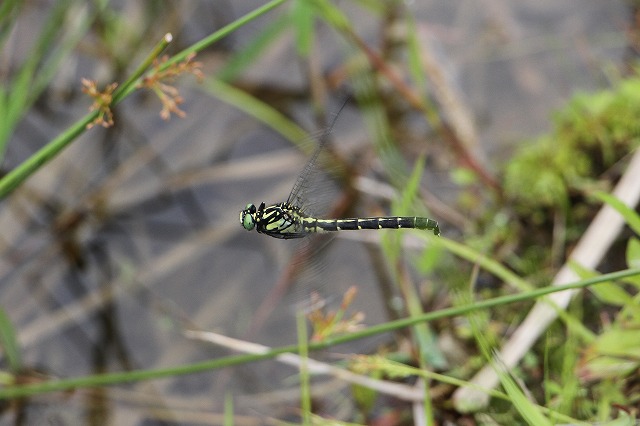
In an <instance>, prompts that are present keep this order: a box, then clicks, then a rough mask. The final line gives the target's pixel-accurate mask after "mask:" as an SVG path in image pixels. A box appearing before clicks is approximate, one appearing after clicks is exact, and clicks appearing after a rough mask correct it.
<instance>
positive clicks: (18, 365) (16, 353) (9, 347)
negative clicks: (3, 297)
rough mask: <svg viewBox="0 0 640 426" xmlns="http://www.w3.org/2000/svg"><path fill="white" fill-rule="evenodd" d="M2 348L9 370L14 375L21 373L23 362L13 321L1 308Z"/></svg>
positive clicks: (0, 339) (0, 330) (0, 340)
mask: <svg viewBox="0 0 640 426" xmlns="http://www.w3.org/2000/svg"><path fill="white" fill-rule="evenodd" d="M0 346H1V347H2V349H3V350H4V355H5V357H6V358H7V362H8V364H9V369H10V370H11V371H12V372H13V373H17V372H19V371H20V370H21V369H22V361H21V358H20V346H19V344H18V339H17V337H16V330H15V328H14V327H13V324H12V323H11V319H10V318H9V316H8V315H7V313H6V312H5V311H4V309H2V308H0Z"/></svg>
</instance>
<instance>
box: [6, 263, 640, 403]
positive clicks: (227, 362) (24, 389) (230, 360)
mask: <svg viewBox="0 0 640 426" xmlns="http://www.w3.org/2000/svg"><path fill="white" fill-rule="evenodd" d="M639 275H640V268H636V269H625V270H622V271H617V272H612V273H609V274H603V275H601V276H598V277H594V278H592V279H587V280H581V281H577V282H575V283H571V284H567V285H562V286H548V287H544V288H541V289H536V290H533V291H531V292H528V293H520V294H514V295H509V296H502V297H496V298H493V299H487V300H480V301H475V302H473V304H471V305H467V306H456V307H453V308H448V309H441V310H439V311H434V312H428V313H426V314H424V315H420V316H419V317H415V318H404V319H400V320H396V321H390V322H388V323H384V324H380V325H376V326H372V327H369V328H366V329H364V330H360V331H357V332H354V333H351V334H345V335H340V336H331V337H329V338H327V339H326V340H324V341H322V342H318V343H315V342H314V343H310V344H309V350H310V351H312V350H320V349H326V348H329V347H332V346H335V345H339V344H342V343H347V342H352V341H355V340H359V339H364V338H367V337H371V336H376V335H378V334H382V333H387V332H390V331H395V330H398V329H402V328H405V327H409V326H412V325H414V324H417V323H419V322H421V321H435V320H437V319H441V318H447V317H452V316H458V315H465V314H468V313H469V312H473V311H477V310H484V309H489V308H493V307H497V306H502V305H506V304H509V303H516V302H521V301H524V300H533V299H535V298H538V297H542V296H546V295H548V294H551V293H556V292H559V291H566V290H573V289H580V288H587V287H590V286H592V285H595V284H598V283H601V282H607V281H612V280H621V279H624V278H627V277H631V276H639ZM297 350H298V346H297V345H291V346H283V347H280V348H275V349H272V350H270V351H268V352H265V353H261V354H244V355H234V356H227V357H223V358H218V359H213V360H208V361H204V362H200V363H195V364H189V365H180V366H176V367H171V368H165V369H156V370H136V371H130V372H119V373H108V374H100V375H94V376H85V377H78V378H72V379H63V380H54V381H50V382H42V383H35V384H29V385H21V386H10V387H4V388H0V399H9V398H19V397H25V396H30V395H35V394H40V393H46V392H54V391H63V390H69V389H74V388H80V387H95V386H108V385H114V384H118V383H131V382H136V381H141V380H152V379H160V378H164V377H171V376H177V375H183V374H194V373H198V372H201V371H209V370H215V369H219V368H224V367H231V366H234V365H242V364H247V363H250V362H255V361H260V360H266V359H273V358H275V357H276V356H278V355H280V354H283V353H287V352H291V353H296V352H297Z"/></svg>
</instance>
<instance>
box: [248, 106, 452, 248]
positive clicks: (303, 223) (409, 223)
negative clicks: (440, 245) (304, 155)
mask: <svg viewBox="0 0 640 426" xmlns="http://www.w3.org/2000/svg"><path fill="white" fill-rule="evenodd" d="M346 104H347V101H345V102H344V104H343V105H342V107H341V108H340V109H339V111H338V113H337V114H336V115H335V116H334V118H333V120H332V122H331V124H330V125H329V127H328V128H327V130H326V131H325V132H324V133H323V135H322V137H321V138H320V141H319V144H318V147H317V148H316V150H315V151H314V153H313V154H312V156H311V158H310V159H309V160H308V162H307V164H306V165H305V167H304V169H302V172H301V173H300V175H299V176H298V178H297V180H296V183H295V184H294V186H293V188H292V189H291V193H290V194H289V197H288V198H287V201H285V202H283V203H278V204H272V205H269V206H267V205H266V204H265V203H264V202H263V203H261V204H260V205H259V207H257V208H256V206H255V205H254V204H247V206H246V207H245V208H244V210H242V211H241V212H240V224H241V225H242V227H243V228H244V229H246V230H247V231H252V230H253V229H255V230H256V231H258V232H259V233H261V234H265V235H268V236H270V237H274V238H279V239H293V238H305V237H308V236H310V235H313V234H317V233H325V232H335V231H351V230H353V231H355V230H363V229H412V228H413V229H423V230H430V231H433V233H434V235H436V236H439V235H440V227H439V226H438V222H437V221H435V220H433V219H429V218H426V217H417V216H382V217H357V218H346V219H321V218H318V217H315V216H314V215H311V214H309V213H308V212H307V209H306V208H305V205H304V204H305V203H304V201H305V200H304V198H305V197H304V195H303V193H304V191H303V189H304V188H307V187H308V180H309V178H310V176H311V175H312V174H313V173H314V170H315V168H316V167H317V160H318V158H319V157H320V153H321V152H322V150H323V149H324V148H325V146H326V145H327V142H328V140H329V135H330V134H331V131H332V129H333V127H334V125H335V122H336V120H337V118H338V115H339V114H340V111H342V109H343V108H344V106H345V105H346Z"/></svg>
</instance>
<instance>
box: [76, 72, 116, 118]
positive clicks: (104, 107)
mask: <svg viewBox="0 0 640 426" xmlns="http://www.w3.org/2000/svg"><path fill="white" fill-rule="evenodd" d="M116 87H118V83H111V84H110V85H108V86H107V87H105V88H104V90H103V91H102V92H101V91H99V90H98V87H97V84H96V82H95V81H94V80H89V79H86V78H83V79H82V92H83V93H86V94H87V95H89V96H91V98H93V104H91V106H90V107H89V111H96V110H97V111H99V113H98V116H97V117H96V119H95V120H93V121H92V122H91V123H89V124H87V129H90V128H92V127H93V126H95V125H96V124H99V125H101V126H102V127H105V128H106V127H111V126H113V113H112V112H111V102H113V92H114V90H116Z"/></svg>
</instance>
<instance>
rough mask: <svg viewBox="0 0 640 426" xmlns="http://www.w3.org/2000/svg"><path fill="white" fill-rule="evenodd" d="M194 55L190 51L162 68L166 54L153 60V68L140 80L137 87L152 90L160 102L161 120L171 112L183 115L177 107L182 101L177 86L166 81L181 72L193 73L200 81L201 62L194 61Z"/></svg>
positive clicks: (174, 77) (201, 77) (179, 115)
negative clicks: (178, 60)
mask: <svg viewBox="0 0 640 426" xmlns="http://www.w3.org/2000/svg"><path fill="white" fill-rule="evenodd" d="M195 56H196V55H195V53H191V54H190V55H188V56H187V57H186V58H185V60H184V61H181V62H176V63H173V64H170V65H168V66H167V67H166V68H163V65H164V64H166V62H167V61H168V60H169V58H168V56H163V57H162V58H161V59H160V60H156V61H154V63H153V70H152V71H151V73H150V74H149V75H147V76H146V77H144V78H143V79H142V81H141V82H140V84H139V87H147V88H149V89H151V90H153V91H154V92H155V94H156V95H157V96H158V98H159V99H160V102H162V111H160V117H162V119H163V120H168V119H169V117H170V116H171V113H173V114H175V115H177V116H178V117H184V116H185V112H184V111H182V110H181V109H180V108H179V107H178V105H180V104H181V103H183V102H184V99H183V98H182V96H180V93H179V92H178V89H177V88H175V87H174V86H172V85H170V84H167V83H172V82H174V81H175V80H176V78H177V77H179V76H180V75H182V74H193V75H194V76H196V78H197V79H198V81H202V79H203V78H204V74H202V71H201V68H202V63H201V62H194V61H193V58H195Z"/></svg>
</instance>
